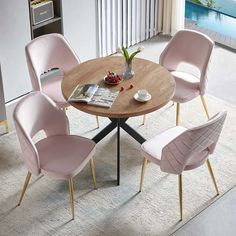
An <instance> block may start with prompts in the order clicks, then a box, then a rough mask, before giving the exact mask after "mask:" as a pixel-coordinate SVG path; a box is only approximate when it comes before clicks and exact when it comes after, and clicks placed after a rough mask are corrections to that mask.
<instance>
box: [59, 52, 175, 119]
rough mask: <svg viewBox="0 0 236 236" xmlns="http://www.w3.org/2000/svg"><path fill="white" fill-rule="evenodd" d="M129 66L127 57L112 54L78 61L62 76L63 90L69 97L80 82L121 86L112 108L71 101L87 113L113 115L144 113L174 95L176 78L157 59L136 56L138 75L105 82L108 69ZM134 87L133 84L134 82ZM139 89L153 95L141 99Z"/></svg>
mask: <svg viewBox="0 0 236 236" xmlns="http://www.w3.org/2000/svg"><path fill="white" fill-rule="evenodd" d="M124 67H125V61H124V57H122V56H111V57H103V58H97V59H93V60H89V61H86V62H84V63H81V64H79V65H77V66H76V67H75V68H74V69H72V70H71V71H69V72H68V73H67V74H66V75H65V76H64V78H63V80H62V93H63V95H64V97H65V99H66V100H67V99H68V97H69V96H70V94H71V93H72V91H73V90H74V88H75V87H76V86H77V85H78V84H81V85H83V84H90V83H95V84H99V85H100V86H103V87H108V88H111V89H117V90H120V88H121V86H123V87H124V88H125V90H124V91H122V92H120V93H119V95H118V97H117V98H116V100H115V102H114V103H113V104H112V106H111V108H102V107H97V106H92V105H87V104H85V103H79V102H71V103H70V104H71V105H72V106H73V107H75V108H77V109H79V110H81V111H84V112H86V113H90V114H93V115H99V116H104V117H112V118H125V117H127V118H128V117H132V116H138V115H144V114H147V113H150V112H152V111H155V110H158V109H159V108H161V107H163V106H164V105H166V104H167V103H168V102H169V101H170V99H171V98H172V97H173V94H174V90H175V81H174V79H173V77H172V76H171V74H170V73H169V72H168V71H167V70H166V69H165V68H164V67H162V66H160V65H159V64H157V63H154V62H151V61H148V60H144V59H139V58H134V59H133V66H132V69H133V71H134V72H135V75H134V77H133V78H132V79H129V80H124V81H122V82H121V83H120V84H118V85H106V84H105V83H104V82H103V78H104V76H105V75H106V74H107V73H108V71H112V72H115V73H117V74H122V73H123V70H124ZM131 84H132V85H133V86H134V87H133V88H132V89H126V88H129V86H130V85H131ZM139 89H146V90H147V91H148V92H149V93H150V94H151V96H152V98H151V100H149V101H147V102H138V101H136V100H135V99H134V98H133V97H134V94H135V93H136V92H137V91H138V90H139Z"/></svg>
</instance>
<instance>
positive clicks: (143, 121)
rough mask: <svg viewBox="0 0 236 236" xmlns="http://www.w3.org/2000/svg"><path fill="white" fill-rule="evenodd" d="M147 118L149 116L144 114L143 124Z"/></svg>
mask: <svg viewBox="0 0 236 236" xmlns="http://www.w3.org/2000/svg"><path fill="white" fill-rule="evenodd" d="M146 118H147V116H146V115H143V123H142V125H144V124H145V121H146Z"/></svg>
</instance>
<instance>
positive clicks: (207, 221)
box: [172, 187, 236, 236]
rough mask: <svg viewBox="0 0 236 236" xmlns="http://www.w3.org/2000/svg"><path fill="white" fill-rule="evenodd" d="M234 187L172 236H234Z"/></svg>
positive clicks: (235, 203) (235, 200) (235, 202)
mask: <svg viewBox="0 0 236 236" xmlns="http://www.w3.org/2000/svg"><path fill="white" fill-rule="evenodd" d="M235 219H236V187H234V188H233V189H232V190H230V191H229V192H228V193H226V194H225V195H224V196H222V197H221V198H220V199H219V200H217V201H216V202H214V203H213V204H212V205H211V206H209V207H208V208H207V209H205V210H204V211H202V212H201V213H200V214H199V215H197V216H196V217H194V218H193V219H192V220H190V221H189V222H188V223H186V224H185V225H184V226H183V227H182V228H180V229H179V230H178V231H176V232H175V233H174V234H172V236H199V235H201V236H222V235H224V236H235V235H236V224H235Z"/></svg>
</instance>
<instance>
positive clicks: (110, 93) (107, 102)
mask: <svg viewBox="0 0 236 236" xmlns="http://www.w3.org/2000/svg"><path fill="white" fill-rule="evenodd" d="M118 94H119V91H117V90H112V89H108V88H103V87H99V86H98V85H97V84H85V85H82V86H81V85H77V86H76V88H75V89H74V91H73V92H72V94H71V95H70V97H69V98H68V101H69V102H85V103H87V104H89V105H94V106H100V107H107V108H110V107H111V106H112V104H113V102H114V101H115V99H116V98H117V96H118Z"/></svg>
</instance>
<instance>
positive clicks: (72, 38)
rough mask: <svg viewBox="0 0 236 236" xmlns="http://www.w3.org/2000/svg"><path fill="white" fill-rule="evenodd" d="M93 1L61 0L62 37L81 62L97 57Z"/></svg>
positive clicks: (95, 20) (94, 6) (94, 5)
mask: <svg viewBox="0 0 236 236" xmlns="http://www.w3.org/2000/svg"><path fill="white" fill-rule="evenodd" d="M96 2H97V1H95V0H62V9H63V25H64V35H65V37H66V39H67V40H68V41H69V43H70V45H71V46H72V48H74V50H75V51H76V54H77V55H78V56H79V58H80V60H81V61H86V60H89V59H92V58H96V57H97V55H98V48H97V43H98V37H97V15H96Z"/></svg>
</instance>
